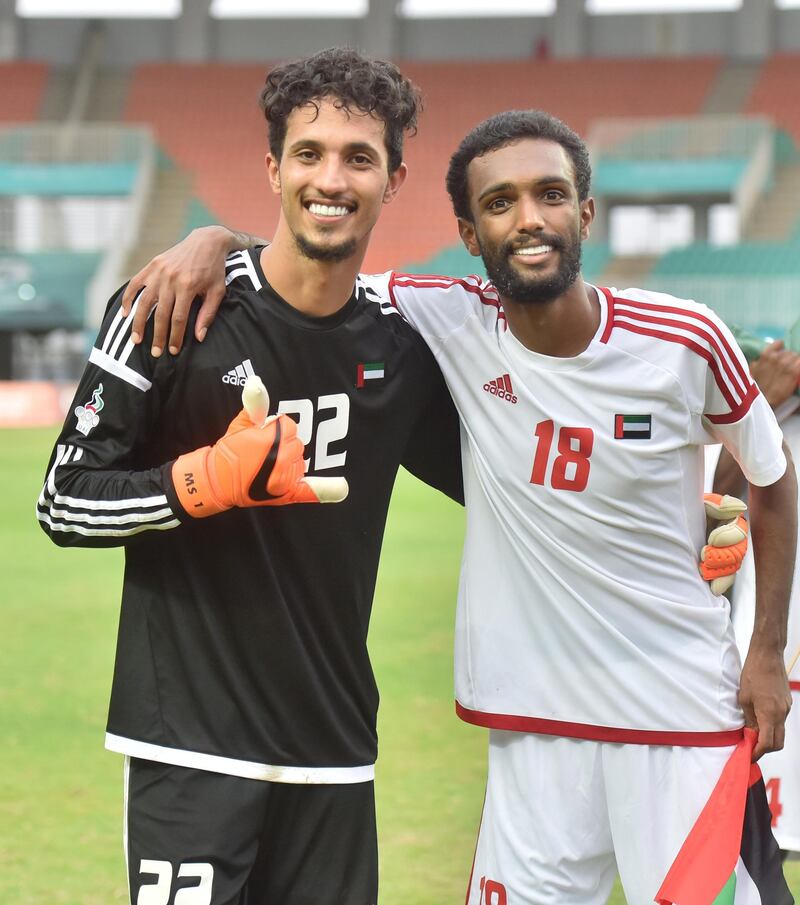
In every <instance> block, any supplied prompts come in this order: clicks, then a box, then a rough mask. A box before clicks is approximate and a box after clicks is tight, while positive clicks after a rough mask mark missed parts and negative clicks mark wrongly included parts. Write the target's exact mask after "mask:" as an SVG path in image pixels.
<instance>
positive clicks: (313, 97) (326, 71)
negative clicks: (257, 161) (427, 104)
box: [259, 47, 422, 173]
mask: <svg viewBox="0 0 800 905" xmlns="http://www.w3.org/2000/svg"><path fill="white" fill-rule="evenodd" d="M323 98H332V99H333V101H334V103H335V104H336V106H337V107H339V108H340V109H342V110H345V111H347V112H348V113H349V112H351V111H355V112H358V113H368V114H370V115H371V116H374V117H376V118H377V119H379V120H381V121H382V122H383V124H384V140H385V142H386V150H387V151H388V153H389V172H390V173H393V172H394V171H395V170H396V169H397V168H398V167H399V166H400V164H401V163H402V162H403V138H404V134H405V132H411V133H412V134H413V133H415V132H416V128H417V117H418V114H419V113H420V111H421V109H422V100H421V94H420V91H419V89H418V88H417V87H416V86H415V85H413V84H412V83H411V82H410V81H409V80H408V79H407V78H406V77H405V76H404V75H403V74H402V73H401V72H400V70H399V69H398V68H397V66H395V65H394V64H393V63H388V62H386V61H385V60H373V59H369V58H367V57H364V56H362V55H361V54H359V53H358V52H356V51H355V50H350V49H348V48H343V47H331V48H328V49H327V50H322V51H320V52H319V53H316V54H314V55H313V56H310V57H305V58H304V59H301V60H296V61H295V62H293V63H285V64H284V65H282V66H277V67H276V68H275V69H272V70H271V71H270V72H268V73H267V78H266V83H265V85H264V88H263V89H262V91H261V95H260V97H259V104H260V106H261V109H262V110H263V112H264V118H265V119H266V121H267V124H268V132H269V146H270V149H271V150H272V153H273V154H274V155H275V156H276V157H277V158H278V159H280V158H281V156H282V154H283V143H284V140H285V139H286V121H287V119H288V118H289V114H290V113H291V112H292V110H296V109H297V108H298V107H303V106H305V105H306V104H313V105H314V106H315V107H316V108H317V112H318V113H319V102H320V101H321V100H322V99H323Z"/></svg>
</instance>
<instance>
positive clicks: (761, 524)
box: [739, 444, 797, 760]
mask: <svg viewBox="0 0 800 905" xmlns="http://www.w3.org/2000/svg"><path fill="white" fill-rule="evenodd" d="M784 454H785V455H786V462H787V464H786V471H785V472H784V474H783V476H782V477H781V478H780V479H779V480H778V481H776V482H775V483H773V484H769V485H767V486H765V487H758V486H756V485H754V484H751V485H750V522H751V531H752V536H753V554H754V556H755V566H756V576H757V580H756V611H755V623H754V626H753V635H752V638H751V639H750V648H749V650H748V653H747V658H746V659H745V663H744V667H743V668H742V678H741V685H740V689H739V703H740V705H741V707H742V710H743V711H744V715H745V721H746V723H747V725H748V726H752V727H753V728H756V729H757V730H758V742H757V744H756V747H755V751H754V753H753V757H754V759H756V760H757V759H758V758H759V757H761V755H762V754H766V753H767V752H768V751H776V750H778V749H780V748H782V747H783V740H784V723H785V721H786V716H787V715H788V713H789V709H790V708H791V706H792V700H791V695H790V693H789V681H788V678H787V676H786V668H785V665H784V656H785V653H784V649H785V647H786V626H787V619H788V613H789V595H790V592H791V587H792V578H793V575H794V564H795V555H794V554H795V548H796V543H797V479H796V476H795V470H794V465H793V463H792V460H791V455H790V453H789V450H788V449H787V448H786V445H785V444H784Z"/></svg>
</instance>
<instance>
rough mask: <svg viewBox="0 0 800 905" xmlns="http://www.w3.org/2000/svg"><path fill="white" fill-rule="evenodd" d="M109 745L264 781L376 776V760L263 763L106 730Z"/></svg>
mask: <svg viewBox="0 0 800 905" xmlns="http://www.w3.org/2000/svg"><path fill="white" fill-rule="evenodd" d="M105 746H106V749H107V750H109V751H115V752H116V753H117V754H126V755H128V756H129V757H138V758H140V759H142V760H153V761H157V762H158V763H161V764H174V765H175V766H176V767H190V768H192V769H195V770H207V771H209V772H211V773H225V774H227V775H228V776H241V777H242V778H244V779H257V780H260V781H261V782H285V783H294V784H296V785H343V784H351V783H358V782H371V781H372V780H374V779H375V764H365V765H364V766H359V767H285V766H279V765H274V764H260V763H257V762H255V761H249V760H236V759H235V758H232V757H221V756H220V755H217V754H202V753H201V752H199V751H185V750H182V749H180V748H169V747H166V746H164V745H153V744H151V743H150V742H140V741H136V740H135V739H131V738H125V737H123V736H120V735H113V734H112V733H110V732H107V733H106V742H105Z"/></svg>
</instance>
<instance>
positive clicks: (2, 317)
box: [0, 251, 102, 331]
mask: <svg viewBox="0 0 800 905" xmlns="http://www.w3.org/2000/svg"><path fill="white" fill-rule="evenodd" d="M101 257H102V254H101V253H100V252H39V253H31V254H25V253H21V252H16V251H13V252H12V251H7V252H0V330H33V331H44V330H55V329H70V330H80V329H83V326H84V322H85V299H86V293H87V289H88V286H89V283H90V281H91V279H92V277H93V276H94V274H95V271H96V270H97V267H98V265H99V263H100V259H101Z"/></svg>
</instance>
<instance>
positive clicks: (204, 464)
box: [172, 377, 349, 518]
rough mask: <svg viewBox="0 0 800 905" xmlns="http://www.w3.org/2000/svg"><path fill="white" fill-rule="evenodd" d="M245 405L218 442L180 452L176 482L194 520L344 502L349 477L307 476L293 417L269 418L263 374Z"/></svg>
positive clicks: (247, 390) (253, 381) (248, 389)
mask: <svg viewBox="0 0 800 905" xmlns="http://www.w3.org/2000/svg"><path fill="white" fill-rule="evenodd" d="M242 405H243V409H242V411H241V412H239V414H238V415H237V416H236V417H235V418H234V419H233V421H232V422H231V423H230V425H229V426H228V429H227V431H226V432H225V435H224V436H223V437H221V438H220V439H219V440H218V441H217V442H216V443H215V444H214V445H213V446H204V447H202V448H201V449H196V450H194V451H193V452H190V453H186V454H185V455H182V456H179V457H178V458H177V459H176V460H175V462H174V463H173V465H172V480H173V483H174V485H175V490H176V493H177V495H178V499H179V500H180V503H181V505H182V506H183V508H184V510H185V511H186V512H187V514H188V515H190V516H192V517H193V518H205V517H207V516H209V515H216V514H217V513H218V512H224V511H225V510H227V509H232V508H233V507H235V506H237V507H250V506H285V505H287V504H290V503H339V502H341V501H342V500H343V499H345V497H346V496H347V493H348V490H349V488H348V484H347V480H346V479H345V478H341V477H340V478H320V477H306V476H305V463H304V461H303V444H302V443H301V442H300V439H299V438H298V436H297V425H296V424H295V422H294V421H293V420H292V419H291V418H289V417H288V415H272V416H269V415H268V414H267V413H268V411H269V395H268V394H267V390H266V387H265V386H264V384H263V382H262V381H261V379H260V378H259V377H250V378H248V380H247V383H246V384H245V386H244V390H243V391H242Z"/></svg>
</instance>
